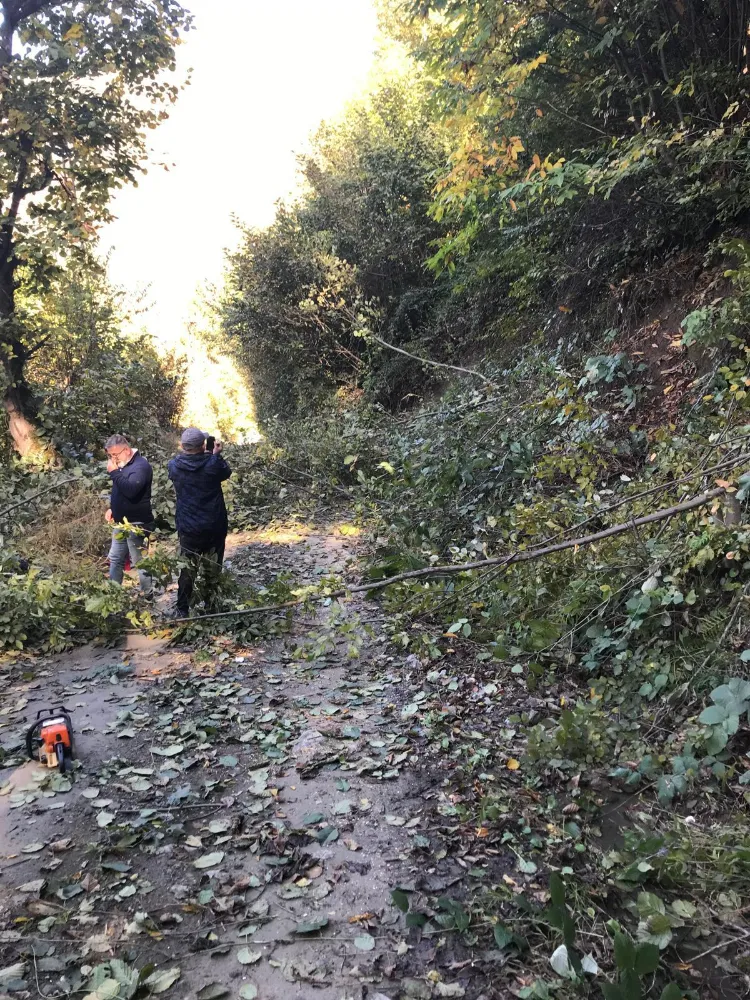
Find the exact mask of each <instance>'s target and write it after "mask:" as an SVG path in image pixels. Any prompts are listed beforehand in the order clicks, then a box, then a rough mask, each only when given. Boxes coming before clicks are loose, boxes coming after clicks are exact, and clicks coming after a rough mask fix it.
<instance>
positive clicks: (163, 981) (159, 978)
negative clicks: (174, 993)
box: [143, 965, 182, 993]
mask: <svg viewBox="0 0 750 1000" xmlns="http://www.w3.org/2000/svg"><path fill="white" fill-rule="evenodd" d="M181 975H182V972H181V970H180V967H179V966H178V965H175V966H174V967H173V968H171V969H162V970H160V971H159V972H153V973H152V974H151V975H150V976H149V977H148V979H144V981H143V985H144V986H145V987H146V988H147V989H148V991H149V993H166V991H167V990H168V989H169V988H170V987H172V986H174V984H175V983H176V982H177V980H178V979H179V978H180V976H181Z"/></svg>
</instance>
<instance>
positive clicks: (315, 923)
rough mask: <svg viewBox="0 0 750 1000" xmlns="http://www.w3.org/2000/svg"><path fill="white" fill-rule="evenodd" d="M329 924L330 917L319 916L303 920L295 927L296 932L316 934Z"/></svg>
mask: <svg viewBox="0 0 750 1000" xmlns="http://www.w3.org/2000/svg"><path fill="white" fill-rule="evenodd" d="M327 926H328V917H317V918H315V919H313V920H303V921H302V923H299V924H297V926H296V927H295V929H294V933H295V934H316V933H317V932H318V931H322V930H323V928H324V927H327Z"/></svg>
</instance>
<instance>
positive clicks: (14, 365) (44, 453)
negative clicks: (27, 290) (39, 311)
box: [0, 251, 54, 461]
mask: <svg viewBox="0 0 750 1000" xmlns="http://www.w3.org/2000/svg"><path fill="white" fill-rule="evenodd" d="M11 252H12V251H11ZM14 271H15V267H14V266H13V261H12V259H9V258H8V256H7V255H6V257H5V260H0V356H1V357H2V363H3V371H4V375H5V378H4V382H5V389H4V391H3V407H4V409H5V413H6V415H7V418H8V433H9V434H10V436H11V439H12V441H13V446H14V448H15V449H16V451H17V452H18V454H19V455H20V456H21V458H32V459H37V460H39V459H41V460H45V461H48V460H49V459H50V458H51V457H52V456H53V454H54V451H53V449H52V448H51V447H50V446H49V445H48V444H47V442H46V441H44V439H43V438H42V436H41V434H40V432H39V426H38V423H37V418H38V415H39V409H38V406H37V402H36V399H35V398H34V393H33V392H32V391H31V388H30V386H29V384H28V382H27V381H26V376H25V371H24V369H25V367H26V358H27V355H26V350H25V348H24V346H23V343H22V342H21V340H20V339H19V337H18V336H17V334H16V333H15V330H14V321H15V274H14Z"/></svg>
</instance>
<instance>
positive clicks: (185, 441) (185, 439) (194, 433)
mask: <svg viewBox="0 0 750 1000" xmlns="http://www.w3.org/2000/svg"><path fill="white" fill-rule="evenodd" d="M205 440H206V435H205V434H204V433H203V431H199V430H198V428H197V427H188V429H187V430H185V431H183V432H182V437H181V438H180V444H181V445H182V447H183V448H197V449H200V448H202V447H203V444H204V442H205Z"/></svg>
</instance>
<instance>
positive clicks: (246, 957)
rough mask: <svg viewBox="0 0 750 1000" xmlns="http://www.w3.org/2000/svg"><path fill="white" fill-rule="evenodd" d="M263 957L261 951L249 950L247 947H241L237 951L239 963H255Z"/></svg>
mask: <svg viewBox="0 0 750 1000" xmlns="http://www.w3.org/2000/svg"><path fill="white" fill-rule="evenodd" d="M261 958H263V952H262V951H250V949H249V948H242V949H240V951H238V952H237V961H238V962H239V963H240V965H255V963H256V962H260V960H261Z"/></svg>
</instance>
